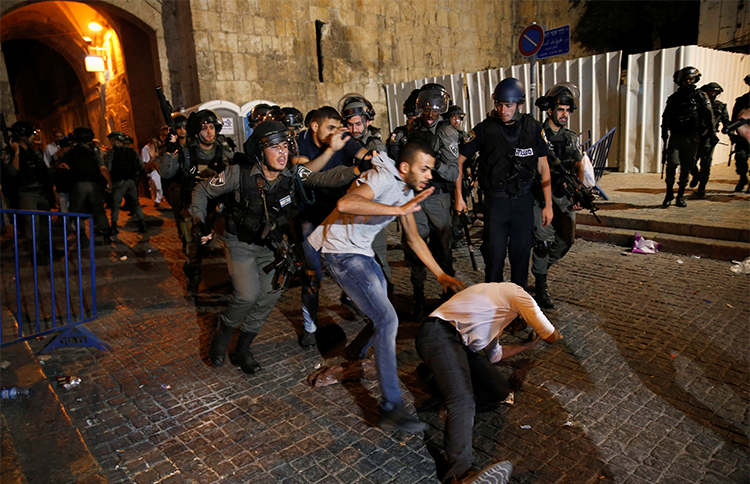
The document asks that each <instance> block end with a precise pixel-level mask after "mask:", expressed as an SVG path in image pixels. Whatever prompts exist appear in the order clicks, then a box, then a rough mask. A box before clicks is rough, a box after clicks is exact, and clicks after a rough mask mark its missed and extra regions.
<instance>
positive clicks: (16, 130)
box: [10, 121, 36, 137]
mask: <svg viewBox="0 0 750 484" xmlns="http://www.w3.org/2000/svg"><path fill="white" fill-rule="evenodd" d="M10 133H11V134H12V135H13V136H17V137H23V136H31V135H33V134H34V133H36V128H34V125H33V124H32V123H31V121H17V122H15V123H13V124H12V125H11V127H10Z"/></svg>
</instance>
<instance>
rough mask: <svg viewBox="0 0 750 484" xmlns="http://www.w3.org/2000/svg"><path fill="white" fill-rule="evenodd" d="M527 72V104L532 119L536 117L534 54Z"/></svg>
mask: <svg viewBox="0 0 750 484" xmlns="http://www.w3.org/2000/svg"><path fill="white" fill-rule="evenodd" d="M530 71H531V72H530V73H529V81H530V84H531V85H530V86H529V94H530V96H529V105H530V106H531V107H530V108H529V109H530V110H531V113H529V114H531V115H532V116H533V117H534V119H536V110H535V109H534V101H536V76H535V75H534V74H535V72H536V54H534V55H532V56H531V69H530Z"/></svg>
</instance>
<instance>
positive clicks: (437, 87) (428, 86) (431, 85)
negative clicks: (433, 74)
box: [419, 82, 453, 106]
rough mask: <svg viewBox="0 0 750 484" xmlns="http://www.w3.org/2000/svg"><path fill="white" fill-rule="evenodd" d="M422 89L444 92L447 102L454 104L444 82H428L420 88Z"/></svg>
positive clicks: (450, 104) (449, 104)
mask: <svg viewBox="0 0 750 484" xmlns="http://www.w3.org/2000/svg"><path fill="white" fill-rule="evenodd" d="M419 90H420V91H422V92H424V91H440V92H442V93H443V96H444V97H445V99H446V101H445V103H446V104H447V105H448V106H453V98H451V94H450V93H449V92H448V90H447V89H446V88H445V86H443V85H442V84H437V83H435V82H428V83H427V84H425V85H424V86H422V87H420V88H419Z"/></svg>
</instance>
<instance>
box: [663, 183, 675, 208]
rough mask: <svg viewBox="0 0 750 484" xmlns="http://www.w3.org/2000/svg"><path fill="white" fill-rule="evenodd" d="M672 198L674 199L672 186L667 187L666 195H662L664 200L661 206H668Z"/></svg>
mask: <svg viewBox="0 0 750 484" xmlns="http://www.w3.org/2000/svg"><path fill="white" fill-rule="evenodd" d="M672 200H674V192H672V187H667V195H666V196H665V197H664V201H663V202H661V206H662V207H664V208H667V207H669V206H670V205H672Z"/></svg>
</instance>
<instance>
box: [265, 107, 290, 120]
mask: <svg viewBox="0 0 750 484" xmlns="http://www.w3.org/2000/svg"><path fill="white" fill-rule="evenodd" d="M284 119H286V115H285V114H284V111H282V110H281V107H279V106H272V107H271V109H269V110H268V112H267V113H266V115H265V116H264V117H263V119H262V120H261V122H263V121H276V122H277V123H283V122H284Z"/></svg>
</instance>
